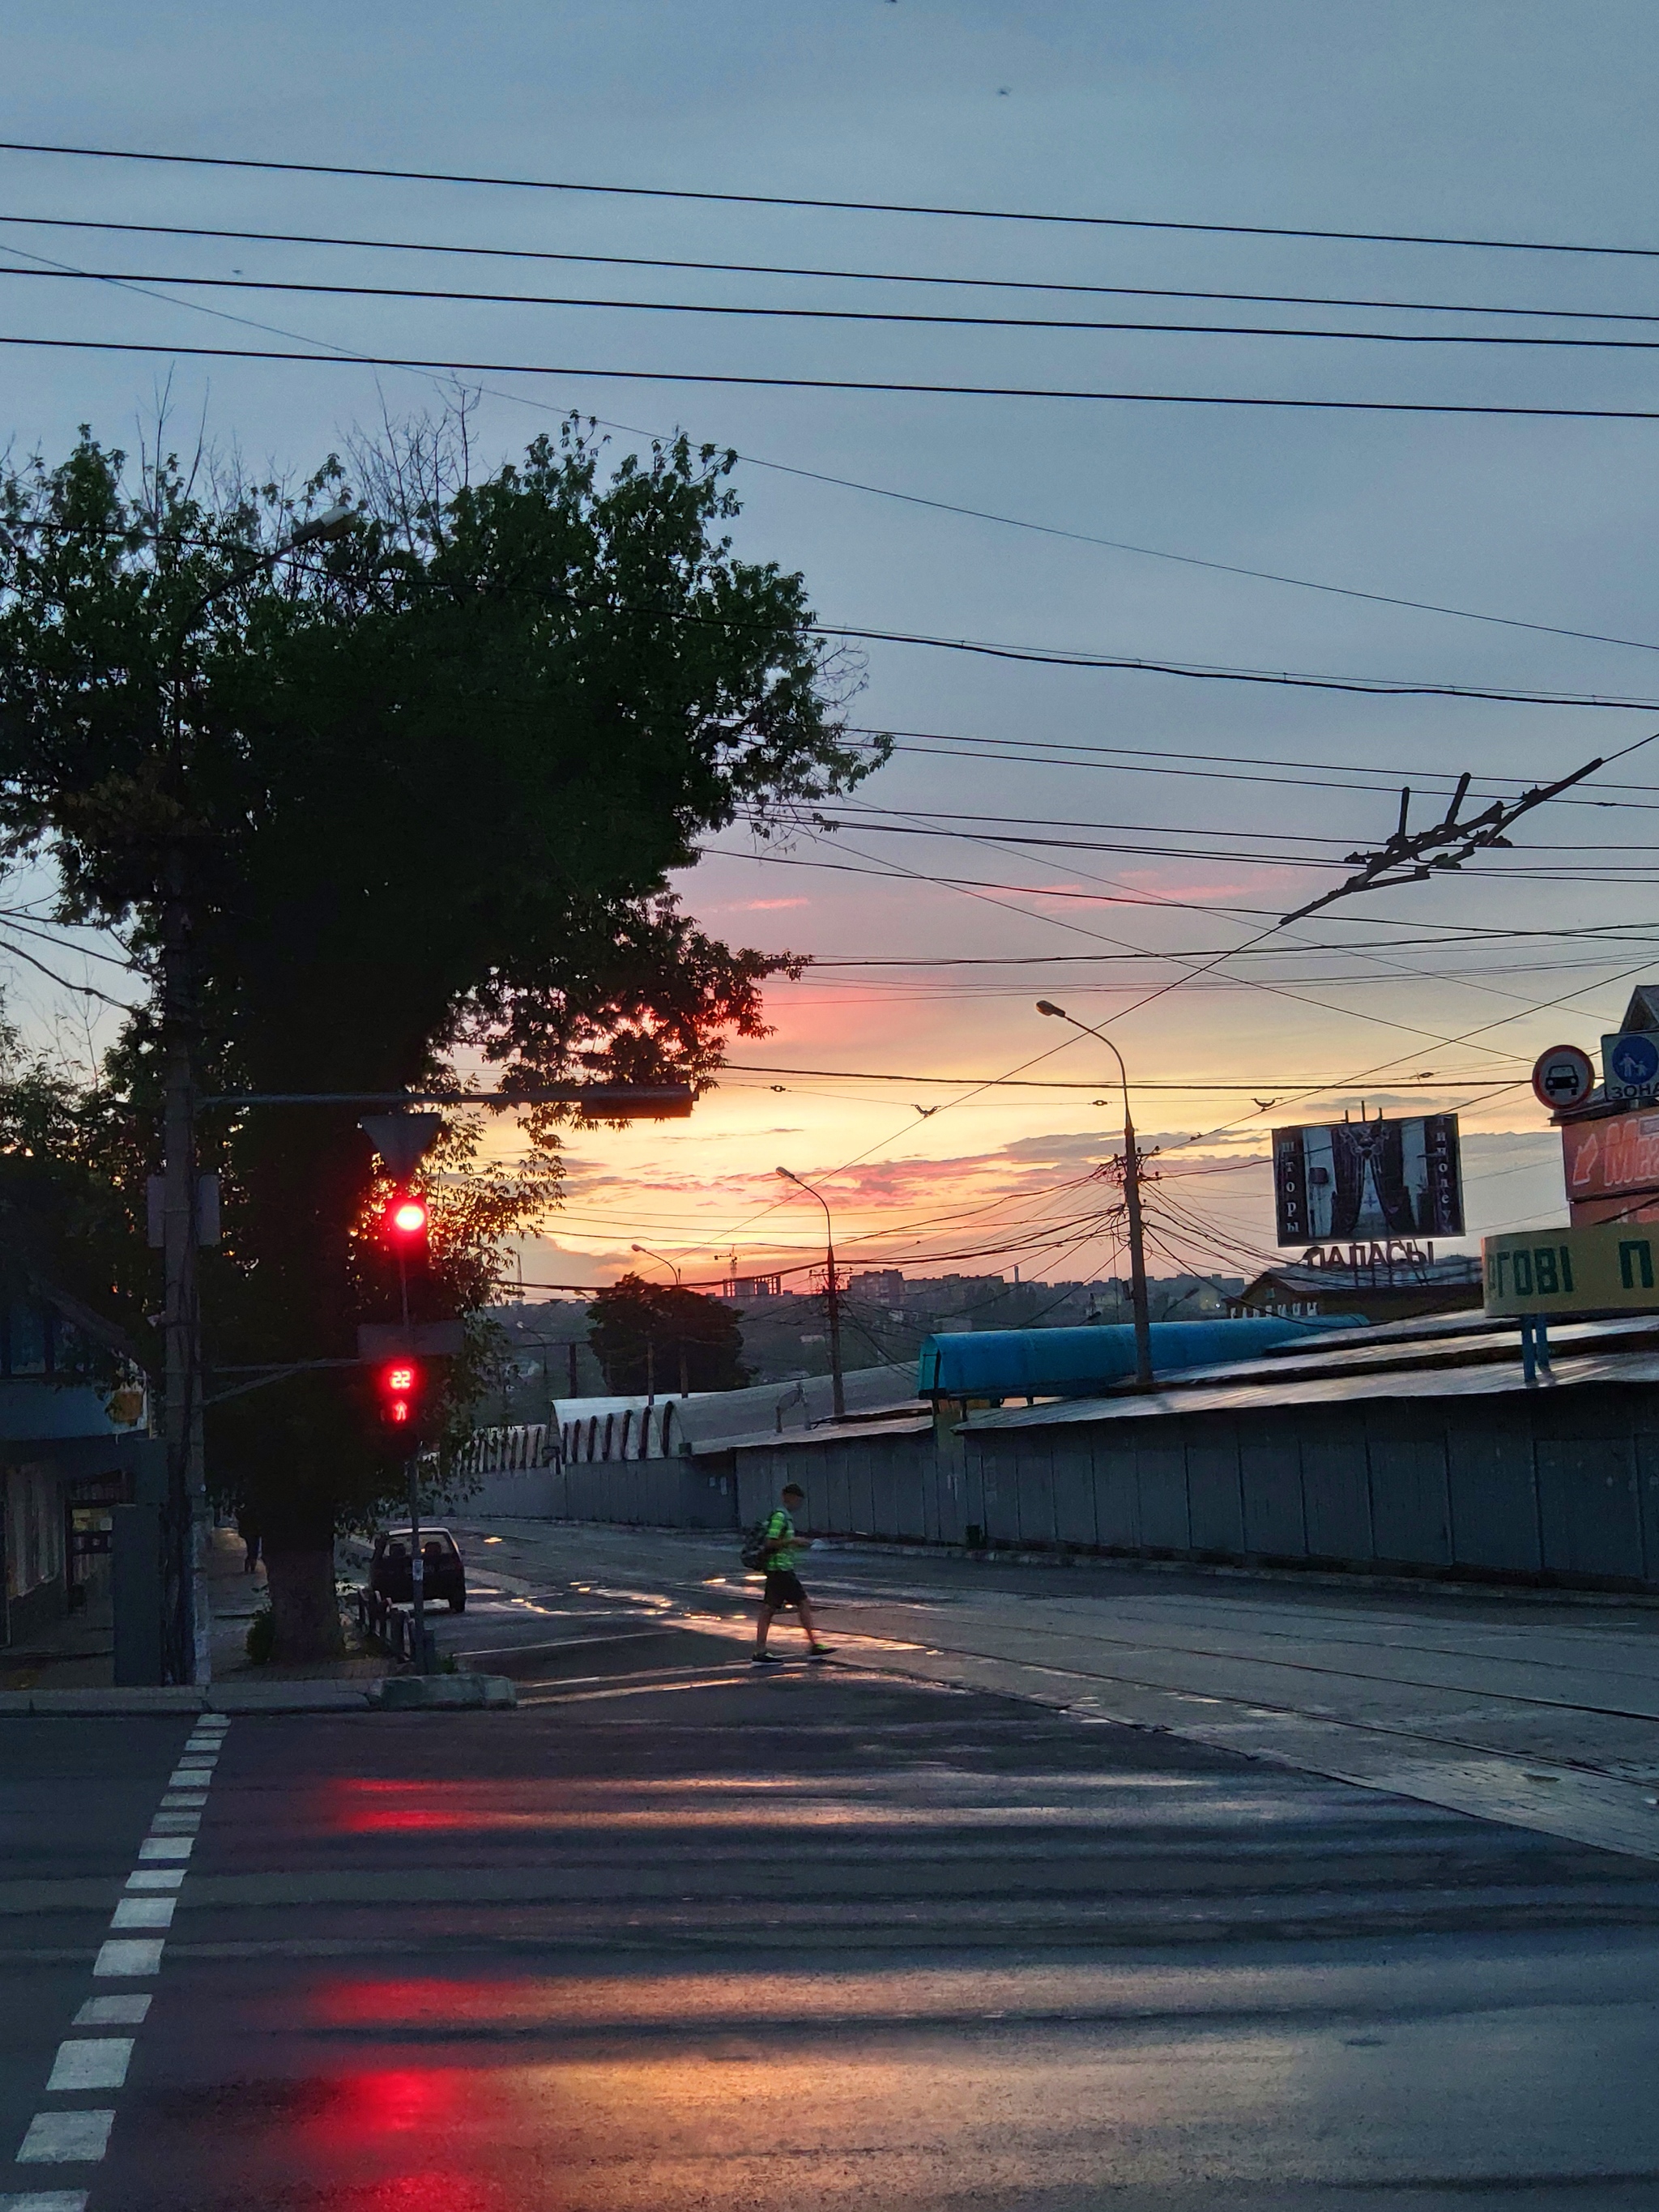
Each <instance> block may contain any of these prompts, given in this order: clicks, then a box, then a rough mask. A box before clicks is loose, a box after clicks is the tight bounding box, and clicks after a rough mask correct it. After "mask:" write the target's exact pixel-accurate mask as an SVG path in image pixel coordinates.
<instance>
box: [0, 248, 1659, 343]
mask: <svg viewBox="0 0 1659 2212" xmlns="http://www.w3.org/2000/svg"><path fill="white" fill-rule="evenodd" d="M0 276H17V277H33V278H34V279H36V280H38V281H41V282H48V283H60V284H63V283H88V284H179V285H183V286H184V287H185V288H186V289H190V290H205V291H216V292H300V293H306V294H310V295H317V296H319V297H322V298H325V299H347V300H420V301H444V302H446V303H447V304H450V305H453V306H462V307H469V306H470V307H586V308H593V309H602V310H605V311H606V312H608V313H629V314H647V315H730V316H735V317H738V319H745V320H759V321H775V322H811V323H892V324H896V325H901V326H910V325H921V326H923V327H941V328H945V329H947V330H984V331H1108V332H1117V333H1120V334H1128V335H1133V336H1139V337H1231V338H1316V339H1319V340H1321V341H1324V342H1329V341H1345V342H1347V343H1354V344H1364V345H1409V346H1510V347H1516V346H1524V347H1533V348H1539V347H1542V348H1546V349H1552V348H1553V349H1557V350H1566V351H1569V352H1601V353H1659V337H1643V338H1633V337H1560V336H1559V335H1557V334H1555V333H1553V332H1548V331H1539V332H1533V331H1516V332H1510V331H1378V330H1365V331H1344V330H1329V329H1318V328H1316V329H1309V328H1307V327H1305V326H1303V325H1294V324H1285V323H1171V322H1129V321H1125V320H1122V319H1109V320H1108V319H1100V318H1098V317H1084V316H1063V315H953V314H945V313H939V312H938V311H935V310H930V309H921V308H908V307H793V306H790V305H787V304H775V303H770V302H759V303H756V302H750V301H720V300H621V299H608V298H603V297H601V298H594V297H592V295H585V294H581V293H557V292H469V291H463V290H459V289H453V288H451V287H447V286H442V285H435V284H344V283H327V282H325V281H323V280H321V279H318V278H305V277H277V276H187V275H181V274H179V273H178V272H177V271H169V270H155V269H64V268H53V267H50V266H48V267H44V268H36V269H8V268H4V267H0Z"/></svg>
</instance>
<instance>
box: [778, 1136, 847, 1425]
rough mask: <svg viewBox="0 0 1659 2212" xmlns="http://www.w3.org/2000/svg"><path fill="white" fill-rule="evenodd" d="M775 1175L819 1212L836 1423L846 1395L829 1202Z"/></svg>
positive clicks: (792, 1177) (786, 1175)
mask: <svg viewBox="0 0 1659 2212" xmlns="http://www.w3.org/2000/svg"><path fill="white" fill-rule="evenodd" d="M778 1173H779V1174H780V1175H781V1176H782V1177H783V1179H784V1181H785V1182H792V1183H793V1184H794V1186H795V1188H796V1189H797V1190H804V1191H805V1193H806V1195H807V1196H808V1198H815V1199H817V1202H818V1204H819V1205H820V1206H822V1207H823V1243H824V1255H825V1265H824V1274H823V1282H824V1290H825V1292H826V1295H827V1297H828V1300H829V1402H830V1404H831V1405H832V1406H833V1407H834V1408H835V1414H836V1419H837V1420H838V1421H839V1420H840V1419H842V1417H843V1416H844V1415H845V1413H846V1412H847V1392H846V1389H845V1387H844V1385H843V1384H842V1375H841V1285H839V1284H838V1283H837V1282H836V1232H835V1229H834V1227H833V1225H831V1223H830V1219H829V1200H828V1199H827V1198H826V1197H825V1196H824V1195H823V1192H822V1191H821V1190H814V1189H813V1188H812V1186H811V1183H810V1182H802V1181H801V1179H800V1177H799V1176H798V1175H796V1174H795V1173H794V1171H793V1169H790V1168H780V1169H779V1170H778Z"/></svg>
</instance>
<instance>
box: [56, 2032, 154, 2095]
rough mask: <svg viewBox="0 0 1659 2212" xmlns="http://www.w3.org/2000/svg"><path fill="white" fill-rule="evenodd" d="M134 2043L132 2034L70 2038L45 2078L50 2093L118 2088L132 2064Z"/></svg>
mask: <svg viewBox="0 0 1659 2212" xmlns="http://www.w3.org/2000/svg"><path fill="white" fill-rule="evenodd" d="M132 2043H133V2039H132V2038H131V2036H130V2035H79V2036H70V2037H67V2038H66V2039H64V2041H63V2042H62V2043H60V2044H59V2045H58V2056H57V2057H56V2058H54V2059H53V2061H52V2072H51V2074H50V2075H48V2076H47V2079H46V2091H47V2093H48V2095H50V2094H52V2093H53V2092H54V2091H57V2090H59V2089H118V2088H119V2087H121V2085H122V2083H123V2082H124V2081H125V2080H126V2078H127V2069H128V2067H129V2066H131V2063H132Z"/></svg>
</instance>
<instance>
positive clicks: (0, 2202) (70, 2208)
mask: <svg viewBox="0 0 1659 2212" xmlns="http://www.w3.org/2000/svg"><path fill="white" fill-rule="evenodd" d="M0 2212H87V2192H86V2191H85V2190H84V2189H26V2190H25V2191H23V2193H22V2195H21V2197H0Z"/></svg>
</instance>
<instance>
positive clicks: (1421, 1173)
mask: <svg viewBox="0 0 1659 2212" xmlns="http://www.w3.org/2000/svg"><path fill="white" fill-rule="evenodd" d="M1273 1205H1274V1209H1275V1212H1276V1213H1277V1216H1278V1223H1279V1232H1278V1233H1279V1243H1281V1244H1328V1243H1346V1242H1347V1241H1348V1240H1349V1239H1351V1238H1356V1237H1366V1238H1373V1237H1376V1238H1387V1237H1461V1236H1462V1234H1463V1175H1462V1164H1461V1162H1460V1158H1459V1153H1458V1143H1457V1116H1456V1115H1455V1114H1425V1115H1423V1116H1422V1117H1421V1118H1420V1119H1418V1120H1413V1121H1331V1122H1325V1123H1322V1124H1319V1125H1317V1126H1314V1127H1302V1128H1296V1129H1275V1130H1274V1131H1273Z"/></svg>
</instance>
